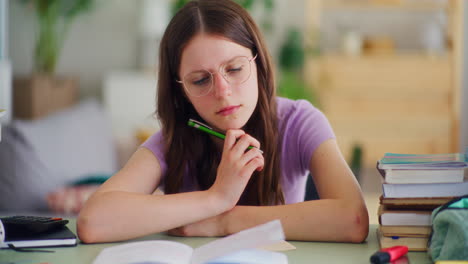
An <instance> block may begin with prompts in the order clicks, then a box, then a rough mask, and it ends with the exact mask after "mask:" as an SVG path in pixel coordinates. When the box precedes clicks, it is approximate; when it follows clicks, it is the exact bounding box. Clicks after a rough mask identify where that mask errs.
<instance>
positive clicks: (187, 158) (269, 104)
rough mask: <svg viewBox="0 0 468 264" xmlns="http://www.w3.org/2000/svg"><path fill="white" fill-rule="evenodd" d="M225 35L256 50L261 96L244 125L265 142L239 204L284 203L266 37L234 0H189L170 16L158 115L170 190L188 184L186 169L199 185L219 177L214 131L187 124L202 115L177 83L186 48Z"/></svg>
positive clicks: (163, 47)
mask: <svg viewBox="0 0 468 264" xmlns="http://www.w3.org/2000/svg"><path fill="white" fill-rule="evenodd" d="M201 32H203V33H207V34H213V35H218V36H222V37H224V38H226V39H229V40H231V41H233V42H235V43H237V44H239V45H242V46H244V47H246V48H248V49H250V50H251V51H252V54H257V58H256V60H255V62H256V65H257V74H258V88H259V98H258V102H257V106H256V108H255V110H254V112H253V114H252V116H251V117H250V119H249V121H248V122H247V124H246V125H245V127H244V128H243V130H244V131H246V133H248V134H250V135H252V136H253V137H255V138H256V139H257V140H258V141H260V144H261V146H262V150H263V151H264V153H263V155H264V157H265V165H264V169H263V170H262V171H261V172H257V171H256V172H254V174H253V175H252V177H251V179H250V181H249V183H248V184H247V187H246V189H245V191H244V194H243V196H242V198H241V200H240V201H239V204H247V205H272V204H284V196H283V192H282V189H281V184H280V158H279V155H280V144H279V142H278V120H277V119H278V118H277V112H276V91H275V80H274V75H273V72H274V69H273V66H272V64H271V57H270V55H269V53H268V51H267V49H266V45H265V42H264V40H263V38H262V36H261V34H260V31H259V29H258V27H257V26H256V24H255V22H254V21H253V19H252V18H251V17H250V15H249V14H248V13H247V11H246V10H244V9H243V8H242V7H241V6H239V5H238V4H236V3H235V2H233V1H231V0H222V1H220V0H198V1H191V2H189V3H187V4H186V5H185V6H184V7H183V8H182V9H180V10H179V12H178V13H177V14H176V15H175V16H174V17H173V18H172V20H171V22H170V23H169V25H168V27H167V29H166V31H165V33H164V36H163V38H162V41H161V45H160V51H159V66H160V68H159V75H158V97H157V115H158V117H159V119H160V121H161V124H162V133H163V138H164V153H165V159H166V162H167V168H168V169H167V173H166V175H165V179H164V191H165V193H166V194H171V193H178V192H180V191H181V190H182V187H183V185H184V173H187V170H188V172H190V177H194V182H196V183H197V184H198V185H199V188H200V189H201V190H206V189H208V188H210V187H211V185H212V184H213V183H214V181H215V179H216V172H217V168H218V165H219V162H220V159H221V153H220V152H219V150H218V149H216V147H215V144H214V142H213V141H212V139H211V138H210V136H208V135H205V134H204V133H200V132H199V131H196V130H194V129H192V128H190V127H188V126H187V121H188V119H189V118H195V119H197V120H201V121H203V119H202V118H201V117H200V116H199V115H198V113H197V112H196V111H195V109H194V107H193V106H192V104H191V103H190V101H189V100H188V99H187V97H186V96H185V95H184V89H183V87H182V85H181V84H180V83H178V82H176V80H177V79H180V78H179V76H178V72H179V67H180V61H181V57H182V52H183V50H184V48H185V46H186V45H187V43H188V42H189V41H190V40H191V39H192V38H193V37H194V36H195V35H196V34H198V33H201Z"/></svg>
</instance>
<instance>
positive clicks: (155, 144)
mask: <svg viewBox="0 0 468 264" xmlns="http://www.w3.org/2000/svg"><path fill="white" fill-rule="evenodd" d="M141 147H144V148H147V149H148V150H149V151H151V152H152V153H153V154H154V156H155V157H156V158H157V159H158V161H159V165H160V166H161V175H162V176H163V177H164V175H166V172H167V163H166V160H165V158H164V141H163V137H162V132H161V131H159V132H156V133H154V134H153V135H152V136H151V137H149V138H148V139H147V140H146V141H145V142H143V144H141Z"/></svg>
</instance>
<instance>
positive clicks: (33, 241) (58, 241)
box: [0, 226, 77, 248]
mask: <svg viewBox="0 0 468 264" xmlns="http://www.w3.org/2000/svg"><path fill="white" fill-rule="evenodd" d="M9 244H11V245H13V246H14V247H16V248H31V247H62V246H76V244H77V238H76V235H75V234H74V233H73V232H72V231H70V229H68V227H66V226H63V227H60V228H57V229H55V230H53V231H47V232H44V233H39V234H35V235H25V234H21V235H14V236H9V235H8V232H4V230H0V248H9Z"/></svg>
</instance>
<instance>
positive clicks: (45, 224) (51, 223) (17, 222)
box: [0, 215, 68, 234]
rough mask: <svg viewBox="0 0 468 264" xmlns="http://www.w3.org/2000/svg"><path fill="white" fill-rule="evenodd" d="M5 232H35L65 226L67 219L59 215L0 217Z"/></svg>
mask: <svg viewBox="0 0 468 264" xmlns="http://www.w3.org/2000/svg"><path fill="white" fill-rule="evenodd" d="M0 220H1V222H2V224H3V227H4V230H5V233H7V234H8V233H10V234H36V233H42V232H46V231H50V230H52V229H57V228H60V227H63V226H65V225H66V224H67V223H68V220H65V219H62V218H60V217H45V216H24V215H15V216H7V217H1V218H0Z"/></svg>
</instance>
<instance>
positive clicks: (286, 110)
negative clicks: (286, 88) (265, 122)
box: [276, 97, 319, 120]
mask: <svg viewBox="0 0 468 264" xmlns="http://www.w3.org/2000/svg"><path fill="white" fill-rule="evenodd" d="M276 103H277V107H278V109H277V111H278V117H279V118H280V120H281V119H289V118H290V117H291V116H294V115H298V114H299V115H301V114H311V113H313V112H317V111H319V110H318V109H317V108H315V107H314V106H313V105H312V104H311V103H310V102H309V101H307V100H304V99H298V100H293V99H289V98H284V97H277V98H276Z"/></svg>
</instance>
